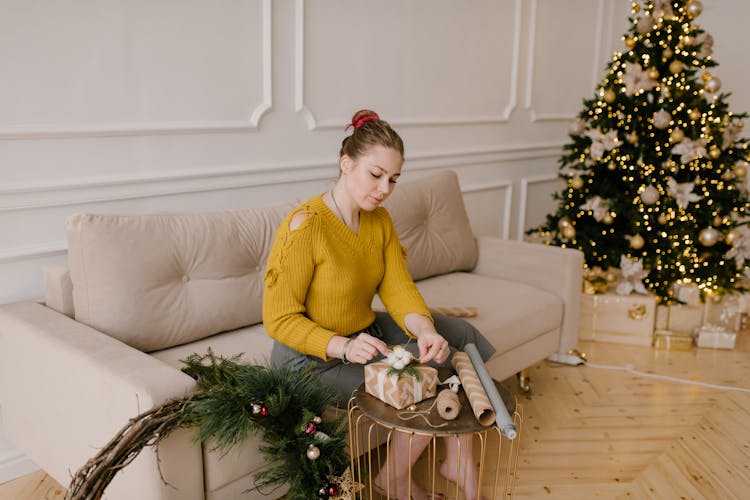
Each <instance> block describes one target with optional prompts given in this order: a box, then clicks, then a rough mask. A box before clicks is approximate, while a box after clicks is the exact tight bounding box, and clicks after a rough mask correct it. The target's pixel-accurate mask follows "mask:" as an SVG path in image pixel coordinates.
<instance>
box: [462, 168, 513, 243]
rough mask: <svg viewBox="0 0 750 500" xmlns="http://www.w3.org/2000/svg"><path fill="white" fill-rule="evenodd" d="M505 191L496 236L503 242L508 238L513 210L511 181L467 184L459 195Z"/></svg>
mask: <svg viewBox="0 0 750 500" xmlns="http://www.w3.org/2000/svg"><path fill="white" fill-rule="evenodd" d="M500 190H503V191H505V193H504V196H505V201H504V205H503V218H502V220H501V221H500V227H499V228H498V234H500V235H501V237H502V238H503V239H505V240H507V239H508V238H509V237H510V212H511V210H512V209H513V181H512V180H511V179H504V180H499V181H494V182H482V183H476V184H469V185H467V186H465V187H462V188H461V193H463V194H471V193H480V192H483V191H500Z"/></svg>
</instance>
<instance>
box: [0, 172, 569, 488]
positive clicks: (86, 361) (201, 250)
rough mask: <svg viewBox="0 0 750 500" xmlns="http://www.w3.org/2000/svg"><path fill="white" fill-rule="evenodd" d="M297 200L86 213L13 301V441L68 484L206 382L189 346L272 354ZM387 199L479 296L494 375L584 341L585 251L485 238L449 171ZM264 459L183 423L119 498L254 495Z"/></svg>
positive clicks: (408, 233)
mask: <svg viewBox="0 0 750 500" xmlns="http://www.w3.org/2000/svg"><path fill="white" fill-rule="evenodd" d="M293 205H294V203H293V202H289V203H284V204H280V205H277V206H272V207H263V208H255V209H243V210H234V211H224V212H215V213H202V214H153V215H122V216H117V215H92V214H79V215H74V216H72V217H71V218H70V219H69V220H68V227H67V230H68V268H69V270H68V269H47V270H46V271H47V272H46V280H47V296H46V301H45V303H44V304H40V303H35V302H19V303H13V304H6V305H4V306H2V307H0V351H2V353H3V361H2V363H0V401H1V402H2V405H3V407H2V416H3V425H4V430H5V433H6V434H7V436H8V438H9V439H10V440H11V441H12V442H13V443H14V444H15V446H17V447H18V449H19V450H21V451H22V452H24V453H26V454H27V455H28V456H29V457H30V458H31V459H32V460H34V461H35V462H36V463H37V464H38V465H39V466H40V467H41V468H42V469H44V470H45V471H47V472H48V473H49V474H50V475H52V476H53V477H54V478H55V479H57V480H58V481H59V482H60V483H62V484H64V485H65V484H67V482H68V480H69V478H70V475H71V473H72V472H74V471H75V470H77V469H78V467H80V466H81V465H82V464H83V463H84V462H85V461H86V460H87V459H88V458H90V457H91V456H93V455H94V454H95V453H96V452H97V449H98V448H99V447H101V446H102V445H104V444H105V443H106V442H107V441H108V440H109V439H110V438H111V437H112V436H113V434H114V433H115V432H116V431H117V430H118V429H119V428H120V427H121V426H122V425H124V424H125V423H126V422H127V420H128V419H129V418H130V417H133V416H135V415H136V414H138V413H139V412H141V411H144V410H146V409H148V408H149V407H151V406H153V405H156V404H158V403H161V402H163V401H165V400H167V399H169V398H173V397H180V396H183V395H184V394H186V393H189V392H190V391H191V390H193V388H194V381H193V379H191V378H190V377H189V376H187V375H185V374H183V373H182V372H181V371H180V367H181V363H180V360H181V359H184V358H185V357H186V356H188V355H189V354H191V353H193V352H198V353H204V352H206V350H207V349H208V348H209V347H211V348H212V349H213V350H214V351H216V352H217V353H219V354H224V355H234V354H237V353H245V359H246V360H248V361H253V362H264V361H266V360H267V359H268V357H269V355H270V349H271V340H270V339H269V338H268V337H267V335H266V333H265V331H264V329H263V326H262V324H261V323H260V322H261V300H262V290H263V280H262V278H263V273H264V262H265V259H266V257H267V253H268V250H269V246H270V244H271V242H272V238H273V234H274V230H275V228H276V227H277V226H278V224H279V223H280V221H281V220H282V218H283V216H284V215H285V214H286V213H287V212H288V210H289V209H290V208H291V207H292V206H293ZM387 205H388V207H389V209H390V211H391V213H392V215H393V219H394V221H395V224H396V227H397V230H398V232H399V235H400V237H401V241H402V243H403V244H404V246H406V247H407V248H408V253H409V258H410V263H409V266H410V271H411V272H412V275H413V277H414V278H415V280H416V281H417V283H418V286H419V288H420V290H421V291H422V292H423V294H424V295H425V298H426V300H427V302H428V304H429V305H430V306H431V307H446V306H473V307H476V308H477V309H478V311H479V314H478V316H476V317H474V318H471V320H470V321H472V322H473V323H474V324H475V325H476V326H477V327H478V328H479V329H480V330H481V331H482V332H483V333H484V334H485V335H486V336H487V337H488V338H489V340H490V341H491V342H492V343H493V345H494V346H495V347H496V348H497V354H496V355H495V356H494V357H493V358H492V359H491V360H490V361H489V362H488V368H489V370H490V372H491V373H492V375H493V376H494V377H495V378H496V379H504V378H507V377H509V376H511V375H513V374H514V373H516V372H518V371H520V370H522V369H524V368H526V367H528V366H530V365H532V364H533V363H536V362H537V361H539V360H541V359H543V358H545V357H546V356H548V355H549V354H551V353H555V352H567V351H568V349H571V348H574V347H575V346H576V339H577V327H578V309H579V295H580V286H581V269H582V263H583V260H582V255H581V254H580V253H579V252H577V251H574V250H566V249H562V248H558V247H549V246H545V245H539V244H530V243H522V242H518V241H507V240H502V239H498V238H492V237H479V238H475V237H474V236H473V235H472V233H471V230H470V228H469V225H468V217H467V215H466V211H465V209H464V205H463V199H462V197H461V193H460V190H459V185H458V180H457V177H456V175H455V174H454V173H452V172H450V171H443V172H440V173H438V174H436V175H432V176H429V177H424V178H422V179H419V180H417V181H412V182H403V183H401V184H400V185H399V187H398V189H396V191H395V192H394V194H393V195H392V196H391V198H390V199H389V200H388V204H387ZM157 462H159V464H160V468H159V467H157ZM262 466H263V463H262V460H261V457H260V456H259V454H258V452H257V443H256V442H250V443H247V445H246V446H244V447H242V448H241V449H234V450H232V451H231V452H230V453H229V454H227V455H225V456H220V455H219V454H217V453H215V452H213V451H212V450H211V446H210V445H204V446H201V445H199V444H194V443H192V441H191V432H190V431H189V430H182V431H179V432H177V433H175V434H173V435H171V436H170V437H169V438H167V439H166V440H164V441H163V442H162V444H161V446H160V448H159V454H158V457H157V455H156V453H155V452H154V451H153V450H150V449H149V450H145V451H144V452H143V453H141V455H140V456H139V457H138V459H137V460H136V461H135V462H133V463H132V464H131V465H130V466H128V467H127V468H126V469H124V470H123V471H122V472H121V473H120V474H118V476H117V477H116V478H115V480H114V482H113V483H112V485H111V487H110V489H109V490H108V498H112V499H123V500H133V499H180V500H190V499H204V498H205V499H211V500H218V499H229V498H248V499H252V498H256V497H261V496H262V495H261V494H260V493H258V492H254V493H251V494H245V495H242V494H241V493H242V492H243V491H244V490H246V489H248V488H249V487H251V486H252V473H253V472H254V471H256V470H258V469H259V468H260V467H262ZM162 476H163V478H164V480H165V481H166V484H165V482H164V481H163V480H162ZM281 493H282V492H281V491H276V492H272V493H270V495H271V496H274V497H278V496H279V495H280V494H281Z"/></svg>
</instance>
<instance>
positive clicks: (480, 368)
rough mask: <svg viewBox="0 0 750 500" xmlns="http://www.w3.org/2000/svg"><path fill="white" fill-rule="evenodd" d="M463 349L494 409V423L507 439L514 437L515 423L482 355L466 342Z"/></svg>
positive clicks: (515, 432) (515, 433) (515, 431)
mask: <svg viewBox="0 0 750 500" xmlns="http://www.w3.org/2000/svg"><path fill="white" fill-rule="evenodd" d="M464 350H465V351H466V355H467V356H468V357H469V359H470V360H471V364H472V365H473V366H474V370H476V373H477V375H478V376H479V380H480V381H481V383H482V387H484V389H485V393H486V395H487V398H488V399H489V400H490V403H491V404H492V408H493V409H494V410H495V415H496V417H497V418H496V419H495V423H496V424H497V428H498V429H500V432H501V433H502V435H503V436H505V437H507V438H508V439H515V438H516V436H517V435H518V432H517V430H516V425H515V424H514V423H513V419H511V418H510V414H508V409H507V408H506V407H505V403H503V398H501V397H500V393H499V392H497V387H495V381H494V380H492V377H491V376H490V373H489V372H488V371H487V367H486V366H484V361H482V356H481V355H480V354H479V351H478V350H477V346H475V345H474V344H472V343H468V344H466V345H465V346H464Z"/></svg>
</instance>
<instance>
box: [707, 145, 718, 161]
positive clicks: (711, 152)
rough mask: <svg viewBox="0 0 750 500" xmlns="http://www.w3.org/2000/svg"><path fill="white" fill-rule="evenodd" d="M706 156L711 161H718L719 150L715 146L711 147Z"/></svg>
mask: <svg viewBox="0 0 750 500" xmlns="http://www.w3.org/2000/svg"><path fill="white" fill-rule="evenodd" d="M708 156H710V157H711V159H712V160H718V159H719V157H721V149H719V148H717V147H716V146H711V148H710V149H709V150H708Z"/></svg>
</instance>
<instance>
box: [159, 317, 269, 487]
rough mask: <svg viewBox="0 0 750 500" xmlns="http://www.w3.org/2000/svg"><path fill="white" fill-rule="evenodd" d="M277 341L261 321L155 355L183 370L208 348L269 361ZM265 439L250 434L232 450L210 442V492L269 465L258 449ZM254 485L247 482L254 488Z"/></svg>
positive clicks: (206, 465)
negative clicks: (187, 360)
mask: <svg viewBox="0 0 750 500" xmlns="http://www.w3.org/2000/svg"><path fill="white" fill-rule="evenodd" d="M272 346H273V340H272V339H271V338H270V337H269V336H268V335H267V334H266V330H265V329H264V328H263V325H261V324H257V325H254V326H249V327H246V328H240V329H237V330H233V331H230V332H224V333H220V334H218V335H213V336H211V337H207V338H204V339H201V340H197V341H195V342H191V343H189V344H183V345H180V346H177V347H172V348H170V349H164V350H161V351H155V352H152V353H151V356H153V357H155V358H157V359H159V360H161V361H163V362H165V363H167V364H168V365H170V366H173V367H174V368H176V369H178V370H180V369H182V367H183V366H184V365H183V363H182V362H181V360H183V359H185V358H187V357H188V356H190V355H191V354H193V353H197V354H206V353H207V352H208V349H209V348H211V350H212V351H213V352H214V354H216V355H220V356H224V357H233V356H236V355H238V354H242V357H241V360H242V362H245V363H257V364H267V363H268V362H269V361H270V359H271V348H272ZM261 444H262V443H261V440H260V439H259V438H256V437H250V438H249V439H248V440H247V442H245V443H244V445H243V446H234V447H232V449H230V450H229V452H228V453H226V454H222V453H221V452H219V451H217V450H214V448H215V446H214V445H213V444H212V443H210V442H208V443H205V444H204V445H203V469H204V472H203V473H204V483H205V488H206V491H214V490H218V489H220V488H222V487H224V486H226V485H228V484H229V483H231V482H233V481H236V480H237V479H239V478H241V477H244V476H246V475H247V474H250V473H252V472H255V471H257V470H258V469H260V468H261V467H263V466H264V465H265V461H264V460H263V457H262V456H261V454H260V453H259V452H258V447H259V446H260V445H261ZM251 487H252V484H251V483H249V484H247V485H246V489H247V488H251Z"/></svg>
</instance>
